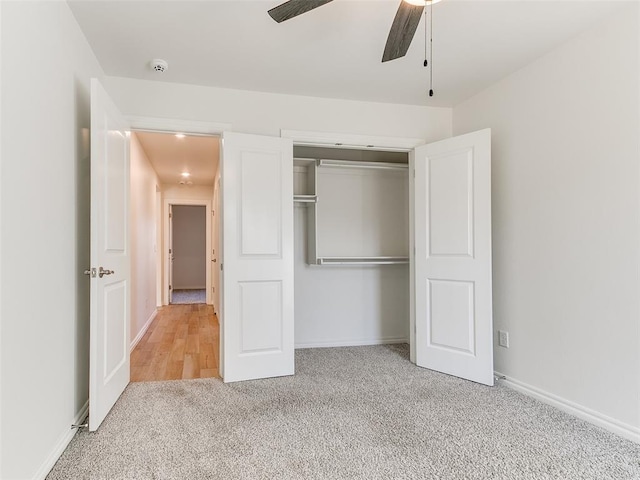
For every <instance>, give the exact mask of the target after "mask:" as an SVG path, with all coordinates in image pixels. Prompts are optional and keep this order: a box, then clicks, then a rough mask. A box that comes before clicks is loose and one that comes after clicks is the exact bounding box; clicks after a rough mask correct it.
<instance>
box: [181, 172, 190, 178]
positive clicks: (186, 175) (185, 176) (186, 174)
mask: <svg viewBox="0 0 640 480" xmlns="http://www.w3.org/2000/svg"><path fill="white" fill-rule="evenodd" d="M181 175H182V176H183V177H184V178H187V177H190V176H191V174H190V173H189V172H182V173H181Z"/></svg>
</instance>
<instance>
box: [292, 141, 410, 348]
mask: <svg viewBox="0 0 640 480" xmlns="http://www.w3.org/2000/svg"><path fill="white" fill-rule="evenodd" d="M293 154H294V160H293V165H294V166H293V172H294V175H293V178H294V181H293V184H294V207H295V208H294V210H295V211H294V237H295V246H294V250H295V260H294V285H295V343H296V347H297V348H302V347H317V346H342V345H369V344H380V343H399V342H408V341H409V339H408V328H409V309H408V306H409V295H408V291H409V267H408V263H409V186H408V155H407V153H405V152H385V151H372V150H357V149H344V148H326V147H304V146H296V147H294V152H293Z"/></svg>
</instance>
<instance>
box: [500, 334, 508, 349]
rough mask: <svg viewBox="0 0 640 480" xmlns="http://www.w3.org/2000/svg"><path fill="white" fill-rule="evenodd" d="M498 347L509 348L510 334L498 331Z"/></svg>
mask: <svg viewBox="0 0 640 480" xmlns="http://www.w3.org/2000/svg"><path fill="white" fill-rule="evenodd" d="M498 345H500V346H501V347H504V348H509V332H505V331H503V330H498Z"/></svg>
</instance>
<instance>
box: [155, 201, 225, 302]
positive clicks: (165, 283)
mask: <svg viewBox="0 0 640 480" xmlns="http://www.w3.org/2000/svg"><path fill="white" fill-rule="evenodd" d="M212 203H213V199H212V198H211V199H205V198H202V199H200V198H180V197H179V196H175V195H170V196H165V197H164V198H163V201H162V218H163V222H162V252H163V254H164V252H168V251H167V249H168V248H169V247H168V245H169V222H167V221H166V220H167V219H168V218H169V205H195V206H201V207H205V209H206V222H207V223H206V226H205V228H206V229H207V238H206V247H205V248H206V249H207V253H206V260H205V261H206V265H207V268H206V273H205V274H206V277H205V281H206V286H205V289H206V296H207V299H206V302H207V305H213V299H212V295H213V293H212V291H211V285H213V283H212V281H213V280H212V278H211V277H212V275H211V267H210V265H211V261H212V260H213V255H212V250H211V245H212V240H213V239H212V237H213V235H212V230H211V222H212V221H213V215H211V211H212ZM163 256H164V260H163V263H164V266H163V279H162V304H163V305H169V274H168V272H169V255H168V254H167V255H163Z"/></svg>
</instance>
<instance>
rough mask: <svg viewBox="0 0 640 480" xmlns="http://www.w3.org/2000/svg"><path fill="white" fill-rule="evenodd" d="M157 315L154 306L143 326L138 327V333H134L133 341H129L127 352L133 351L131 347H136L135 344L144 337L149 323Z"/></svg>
mask: <svg viewBox="0 0 640 480" xmlns="http://www.w3.org/2000/svg"><path fill="white" fill-rule="evenodd" d="M157 315H158V309H157V308H156V309H155V310H154V311H153V313H151V315H150V316H149V318H148V319H147V321H146V323H145V324H144V326H143V327H142V328H141V329H140V331H139V332H138V335H136V338H134V339H133V342H131V347H130V348H129V353H131V352H133V349H134V348H136V345H138V344H139V343H140V340H142V337H144V334H145V333H147V330H149V327H150V326H151V324H152V323H153V321H154V320H155V318H156V316H157Z"/></svg>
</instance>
